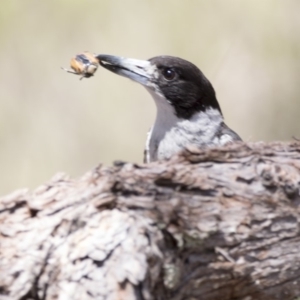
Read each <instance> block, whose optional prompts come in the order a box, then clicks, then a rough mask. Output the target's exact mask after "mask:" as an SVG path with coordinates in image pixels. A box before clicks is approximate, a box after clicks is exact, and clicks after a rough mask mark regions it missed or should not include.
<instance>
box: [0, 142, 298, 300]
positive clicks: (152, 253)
mask: <svg viewBox="0 0 300 300" xmlns="http://www.w3.org/2000/svg"><path fill="white" fill-rule="evenodd" d="M299 204H300V143H297V142H294V143H271V144H265V143H253V144H234V145H231V146H227V147H223V148H212V149H206V150H201V149H195V148H193V147H189V148H188V149H186V151H185V152H184V153H181V154H179V155H177V156H174V157H173V158H172V159H171V160H169V161H166V162H156V163H151V164H130V163H123V162H116V163H115V165H114V166H112V167H103V166H98V167H96V168H95V169H94V170H92V171H90V172H88V173H87V174H86V175H84V176H83V177H82V178H80V179H76V180H75V179H70V178H69V177H68V176H66V175H63V174H60V175H56V176H55V177H54V178H53V179H52V180H51V181H50V182H48V183H46V184H44V185H42V186H40V187H39V188H37V189H36V190H35V191H33V192H30V191H27V190H20V191H16V192H14V193H12V194H11V195H8V196H6V197H3V198H1V199H0V224H1V225H0V300H8V299H9V300H11V299H20V300H26V299H36V300H40V299H45V300H46V299H47V300H48V299H72V300H76V299H78V300H79V299H80V300H83V299H111V300H116V299H118V300H131V299H132V300H133V299H134V300H152V299H153V300H154V299H158V300H166V299H172V300H183V299H190V300H192V299H193V300H199V299H205V300H217V299H218V300H220V299H221V300H233V299H234V300H237V299H240V300H242V299H243V300H266V299H272V300H273V299H280V300H283V299H284V300H286V299H297V297H299V296H300V233H299V231H300V230H299V229H300V226H299V225H300V214H299V211H300V209H299Z"/></svg>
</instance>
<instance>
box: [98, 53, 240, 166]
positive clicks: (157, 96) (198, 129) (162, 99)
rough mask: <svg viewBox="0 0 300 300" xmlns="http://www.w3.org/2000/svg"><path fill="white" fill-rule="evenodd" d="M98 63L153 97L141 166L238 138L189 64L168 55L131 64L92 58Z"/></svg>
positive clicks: (204, 81) (211, 92) (206, 84)
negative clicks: (153, 116)
mask: <svg viewBox="0 0 300 300" xmlns="http://www.w3.org/2000/svg"><path fill="white" fill-rule="evenodd" d="M96 58H98V59H99V61H100V65H101V66H102V67H104V68H105V69H108V70H110V71H112V72H114V73H116V74H119V75H122V76H124V77H127V78H130V79H132V80H134V81H136V82H138V83H140V84H142V85H143V86H144V87H145V88H146V89H147V90H148V92H149V93H150V94H151V96H152V97H153V99H154V102H155V104H156V107H157V115H156V120H155V123H154V125H153V127H152V128H151V130H150V131H149V134H148V138H147V143H146V149H145V158H144V160H145V162H151V161H155V160H161V159H168V158H170V157H171V156H172V155H173V154H175V153H177V152H179V151H181V150H183V149H184V148H185V147H186V146H187V145H190V144H194V145H197V146H199V147H205V146H217V145H225V144H227V143H231V142H234V141H241V138H240V137H239V136H238V135H237V134H236V133H235V132H234V131H233V130H231V129H230V128H229V127H228V126H227V125H226V124H225V123H224V120H223V116H222V112H221V108H220V105H219V103H218V101H217V98H216V94H215V91H214V88H213V87H212V85H211V83H210V82H209V81H208V79H207V78H206V77H205V76H204V74H203V73H202V72H201V71H200V70H199V69H198V68H197V67H196V66H195V65H193V64H192V63H190V62H188V61H186V60H184V59H181V58H178V57H172V56H156V57H153V58H151V59H149V60H137V59H132V58H124V57H119V56H112V55H102V54H100V55H97V56H96Z"/></svg>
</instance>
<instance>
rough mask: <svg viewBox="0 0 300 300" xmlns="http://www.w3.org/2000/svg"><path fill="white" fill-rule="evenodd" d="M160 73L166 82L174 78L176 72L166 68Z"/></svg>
mask: <svg viewBox="0 0 300 300" xmlns="http://www.w3.org/2000/svg"><path fill="white" fill-rule="evenodd" d="M161 73H162V75H163V76H164V77H165V79H167V80H173V79H174V78H175V76H176V72H175V71H174V70H173V69H168V68H166V69H163V70H162V72H161Z"/></svg>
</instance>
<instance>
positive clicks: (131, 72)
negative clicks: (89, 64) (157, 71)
mask: <svg viewBox="0 0 300 300" xmlns="http://www.w3.org/2000/svg"><path fill="white" fill-rule="evenodd" d="M96 58H97V59H98V60H99V63H100V65H101V66H102V67H103V68H105V69H107V70H109V71H111V72H113V73H116V74H118V75H121V76H124V77H127V78H129V79H132V80H133V81H136V82H138V83H141V84H142V85H144V86H148V84H149V83H150V81H151V77H152V75H153V66H152V65H151V63H150V62H149V61H148V60H138V59H133V58H125V57H120V56H113V55H105V54H100V55H97V56H96Z"/></svg>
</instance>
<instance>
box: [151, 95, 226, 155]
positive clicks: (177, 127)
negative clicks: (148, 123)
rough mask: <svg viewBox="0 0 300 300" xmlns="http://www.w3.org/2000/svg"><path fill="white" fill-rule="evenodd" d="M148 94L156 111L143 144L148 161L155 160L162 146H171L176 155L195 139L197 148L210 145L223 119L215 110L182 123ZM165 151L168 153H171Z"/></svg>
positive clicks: (166, 105) (162, 100)
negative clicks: (183, 146)
mask: <svg viewBox="0 0 300 300" xmlns="http://www.w3.org/2000/svg"><path fill="white" fill-rule="evenodd" d="M149 92H150V94H151V95H152V97H153V99H154V101H155V104H156V107H157V114H156V119H155V123H154V125H153V127H152V129H151V131H150V133H149V135H148V139H147V144H146V149H147V151H148V152H149V155H150V157H149V160H150V161H153V160H156V159H158V158H159V157H158V156H159V153H158V151H159V148H161V146H162V144H164V145H165V146H166V147H168V146H167V145H166V144H169V145H172V147H174V150H175V149H176V150H177V151H178V148H180V147H182V145H188V144H194V143H195V137H197V143H196V144H198V145H199V146H200V145H202V144H203V145H204V144H209V143H210V141H213V139H214V136H215V135H216V132H217V131H218V130H219V128H220V125H221V124H222V123H223V116H222V114H221V112H220V111H219V110H218V109H215V108H207V109H206V110H205V111H200V112H196V113H195V114H194V115H193V116H192V117H191V118H189V119H182V118H178V117H177V116H176V114H175V110H174V108H173V106H172V105H171V104H170V103H168V102H167V101H166V99H165V98H164V97H163V96H162V95H159V94H157V93H155V92H153V91H151V90H149ZM163 151H164V150H163ZM168 151H169V152H172V150H171V149H170V150H168ZM165 158H167V157H165Z"/></svg>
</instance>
